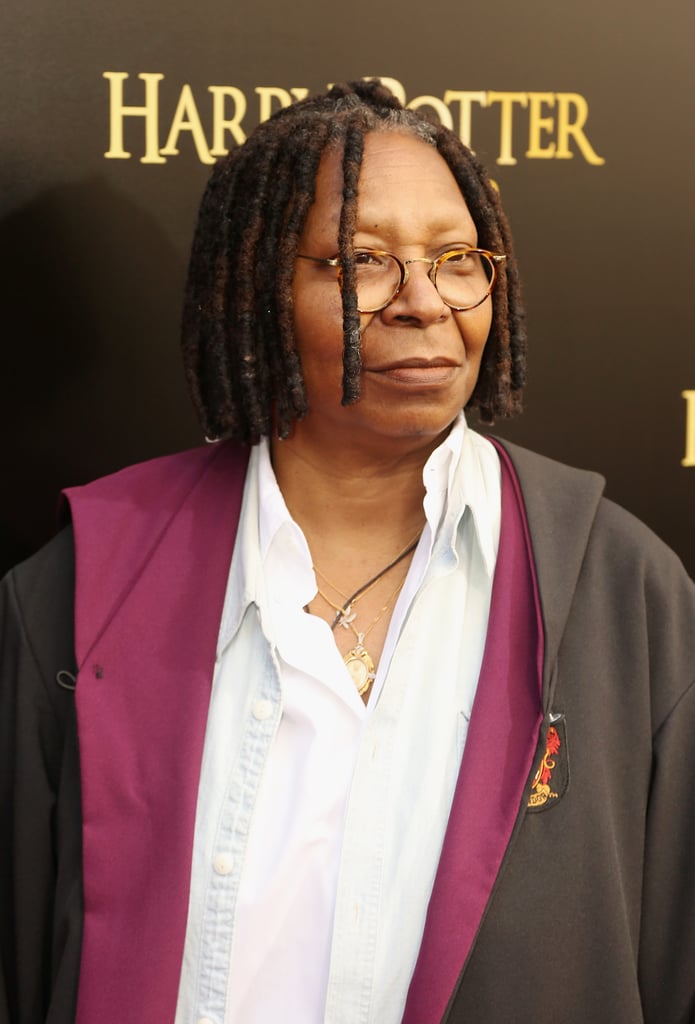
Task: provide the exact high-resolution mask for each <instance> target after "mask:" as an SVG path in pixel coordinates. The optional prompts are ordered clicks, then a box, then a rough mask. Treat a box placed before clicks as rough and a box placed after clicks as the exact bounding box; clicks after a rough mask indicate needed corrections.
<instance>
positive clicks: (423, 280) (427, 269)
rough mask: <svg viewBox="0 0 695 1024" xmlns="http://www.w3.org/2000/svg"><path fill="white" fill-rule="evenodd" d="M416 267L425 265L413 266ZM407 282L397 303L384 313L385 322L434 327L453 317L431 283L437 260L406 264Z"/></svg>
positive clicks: (418, 259)
mask: <svg viewBox="0 0 695 1024" xmlns="http://www.w3.org/2000/svg"><path fill="white" fill-rule="evenodd" d="M413 264H426V265H425V266H422V265H420V266H413ZM403 265H404V267H405V269H406V280H405V283H404V285H403V287H402V288H401V290H400V292H399V293H398V295H397V296H396V298H395V299H393V301H392V302H391V303H390V305H388V306H387V307H386V309H384V310H382V314H383V315H384V317H385V319H386V320H387V321H388V320H392V321H407V322H409V323H414V322H415V323H422V324H428V323H435V322H436V321H437V320H441V319H445V318H446V317H447V316H450V315H451V310H450V309H449V307H448V306H447V304H446V303H445V302H444V301H443V299H442V297H441V296H440V294H439V292H438V291H437V289H436V287H435V285H434V282H433V280H432V269H433V267H434V260H430V259H427V257H426V256H415V257H413V258H412V259H408V260H403Z"/></svg>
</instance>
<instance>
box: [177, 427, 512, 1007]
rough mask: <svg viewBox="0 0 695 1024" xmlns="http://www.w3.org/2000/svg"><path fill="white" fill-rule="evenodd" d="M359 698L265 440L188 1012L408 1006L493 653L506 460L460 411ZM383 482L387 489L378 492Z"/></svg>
mask: <svg viewBox="0 0 695 1024" xmlns="http://www.w3.org/2000/svg"><path fill="white" fill-rule="evenodd" d="M423 480H424V485H425V491H426V494H425V499H424V511H425V516H426V525H425V528H424V530H423V534H422V537H421V539H420V542H419V545H418V547H417V549H416V552H415V555H414V557H413V560H412V563H411V566H410V569H409V572H408V576H407V578H406V582H405V585H404V587H403V589H402V591H401V593H400V596H399V599H398V602H397V604H396V606H395V608H394V612H393V615H392V618H391V622H390V625H389V630H388V634H387V637H386V642H385V646H384V650H383V652H382V656H381V659H380V662H379V666H378V670H377V676H376V679H375V682H374V685H373V688H372V693H371V695H370V700H369V704H368V705H367V706H365V705H364V704H363V702H362V700H361V698H360V697H359V695H358V694H357V691H356V689H355V687H354V684H353V682H352V680H351V678H350V676H349V674H348V672H347V669H346V667H345V665H344V663H343V660H342V657H341V656H340V653H339V652H338V649H337V647H336V645H335V642H334V639H333V635H332V633H331V631H330V629H329V627H328V626H327V624H326V623H325V622H323V621H322V620H321V619H319V618H318V617H315V616H313V615H307V614H306V613H305V612H304V611H303V607H304V605H306V604H307V603H308V602H310V601H311V600H312V598H313V597H314V596H315V594H316V579H315V576H314V572H313V569H312V564H311V555H310V553H309V549H308V546H307V543H306V540H305V538H304V535H303V533H302V531H301V529H300V528H299V526H298V525H297V524H296V523H295V522H294V521H293V520H292V519H291V517H290V515H289V513H288V511H287V507H286V506H285V503H284V500H283V498H282V494H281V492H280V490H279V488H278V485H277V481H276V479H275V476H274V473H273V470H272V466H271V463H270V456H269V450H268V446H267V444H266V443H263V444H261V445H259V446H257V447H256V448H255V449H254V450H253V452H252V454H251V459H250V462H249V469H248V475H247V480H246V485H245V490H244V499H243V503H242V510H241V517H240V521H239V530H238V535H237V542H236V545H235V549H234V556H233V559H232V565H231V569H230V576H229V584H228V589H227V594H226V599H225V604H224V610H223V615H222V622H221V627H220V633H219V641H218V650H217V663H216V670H215V676H214V680H213V689H212V698H211V703H210V713H209V718H208V725H207V732H206V737H205V747H204V753H203V764H202V771H201V779H200V790H199V796H198V809H197V817H196V831H195V841H194V851H193V865H192V877H191V890H190V904H189V914H188V925H187V931H186V941H185V950H184V960H183V966H182V972H181V982H180V989H179V1000H178V1008H177V1014H176V1024H196V1022H200V1021H201V1020H205V1021H211V1022H213V1024H230V1022H234V1024H270V1022H275V1021H278V1020H282V1021H283V1022H284V1024H318V1022H321V1021H325V1022H330V1024H396V1022H397V1021H400V1019H401V1016H402V1013H403V1008H404V1006H405V999H406V996H407V992H408V986H409V983H410V978H411V976H412V973H413V970H414V967H415V962H416V960H417V955H418V950H419V947H420V942H421V938H422V932H423V928H424V923H425V915H426V912H427V905H428V901H429V897H430V894H431V891H432V885H433V882H434V876H435V872H436V869H437V864H438V861H439V855H440V851H441V845H442V841H443V838H444V832H445V829H446V824H447V820H448V814H449V809H450V806H451V800H452V797H453V792H454V787H455V784H456V778H457V774H458V770H459V766H460V763H461V755H462V752H463V746H464V743H465V738H466V731H467V726H468V720H469V718H470V713H471V708H472V705H473V699H474V696H475V690H476V685H477V681H478V675H479V671H480V664H481V661H482V655H483V649H484V643H485V635H486V630H487V620H488V612H489V605H490V596H491V590H492V578H493V573H494V567H495V561H496V557H497V548H498V544H499V530H500V507H501V493H500V467H499V460H498V457H497V454H496V452H495V450H494V448H493V446H492V445H491V444H490V443H489V442H488V441H486V440H485V439H484V438H482V437H481V436H480V435H478V434H476V433H474V432H473V431H471V430H470V429H469V428H468V427H467V426H466V424H465V420H464V418H463V416H461V417H460V418H459V420H458V421H457V423H456V424H455V426H454V428H453V429H452V430H451V432H450V434H449V435H448V437H447V438H446V440H445V441H444V442H443V443H442V444H441V445H440V446H439V448H437V449H436V451H434V452H433V453H432V455H431V456H430V458H429V459H428V461H427V464H426V465H425V468H424V472H423ZM385 500H386V501H387V500H388V499H387V498H386V499H385Z"/></svg>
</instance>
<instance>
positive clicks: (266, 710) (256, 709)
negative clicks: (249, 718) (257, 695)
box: [253, 700, 273, 722]
mask: <svg viewBox="0 0 695 1024" xmlns="http://www.w3.org/2000/svg"><path fill="white" fill-rule="evenodd" d="M272 713H273V704H272V701H269V700H257V701H256V703H255V704H254V705H253V717H254V718H257V719H258V721H259V722H263V721H265V719H266V718H270V716H271V715H272Z"/></svg>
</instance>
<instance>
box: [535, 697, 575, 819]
mask: <svg viewBox="0 0 695 1024" xmlns="http://www.w3.org/2000/svg"><path fill="white" fill-rule="evenodd" d="M550 721H551V725H550V726H549V727H548V732H547V734H546V738H545V749H544V751H543V756H542V757H541V760H540V764H539V765H538V768H537V770H536V773H535V775H534V776H533V781H532V782H531V792H530V793H529V797H528V803H527V805H526V806H527V808H528V810H529V811H544V810H547V809H548V808H550V807H552V806H553V804H555V803H556V802H557V801H558V800H559V799H560V797H562V796H564V794H565V791H566V790H567V786H568V784H569V762H568V758H567V730H566V728H565V716H564V715H558V714H551V716H550Z"/></svg>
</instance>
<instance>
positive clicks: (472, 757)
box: [403, 445, 543, 1024]
mask: <svg viewBox="0 0 695 1024" xmlns="http://www.w3.org/2000/svg"><path fill="white" fill-rule="evenodd" d="M497 447H498V451H499V455H500V461H501V465H502V531H501V536H500V547H499V552H498V556H497V566H496V569H495V577H494V581H493V589H492V600H491V605H490V618H489V624H488V635H487V640H486V645H485V653H484V656H483V663H482V666H481V672H480V679H479V682H478V689H477V692H476V697H475V702H474V705H473V711H472V714H471V721H470V725H469V730H468V738H467V740H466V746H465V749H464V754H463V760H462V763H461V770H460V773H459V778H458V782H457V785H456V790H455V793H454V799H453V803H452V808H451V814H450V818H449V824H448V826H447V830H446V834H445V837H444V843H443V847H442V855H441V858H440V862H439V868H438V871H437V875H436V878H435V882H434V887H433V890H432V896H431V898H430V903H429V907H428V912H427V918H426V922H425V930H424V935H423V940H422V945H421V948H420V954H419V957H418V961H417V964H416V967H415V971H414V974H413V978H412V981H411V985H410V989H409V992H408V999H407V1002H406V1008H405V1014H404V1017H403V1021H404V1024H429V1022H432V1024H435V1022H439V1021H441V1020H442V1019H443V1017H444V1015H445V1013H446V1009H447V1006H448V1004H449V1002H450V999H451V997H452V994H453V993H454V991H455V989H456V986H457V981H458V979H459V976H460V975H461V973H462V970H463V967H464V964H465V963H466V961H467V959H468V957H469V955H470V952H471V948H472V945H473V942H474V939H475V936H476V933H477V931H478V928H479V926H480V923H481V920H482V917H483V914H484V911H485V907H486V906H487V903H488V900H489V899H490V895H491V892H492V889H493V886H494V884H495V880H496V878H497V875H498V872H499V870H500V865H501V863H502V860H503V857H504V855H505V852H506V850H507V847H508V844H509V841H510V838H511V835H512V831H513V829H514V825H515V822H516V820H517V818H518V816H519V809H520V807H521V802H522V797H523V794H524V790H525V786H526V783H527V780H528V776H529V773H530V770H531V766H532V763H533V757H534V753H535V750H536V747H537V742H538V734H539V729H540V725H541V721H542V710H541V678H542V668H543V628H542V620H541V615H540V604H539V600H538V591H537V586H536V579H535V569H534V564H533V557H532V552H531V545H530V540H529V535H528V528H527V524H526V518H525V514H524V507H523V502H522V499H521V494H520V490H519V486H518V482H517V479H516V475H515V473H514V470H513V468H512V465H511V462H510V460H509V457H508V456H507V454H506V452H505V451H504V449H502V448H501V447H500V446H499V445H498V446H497Z"/></svg>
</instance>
